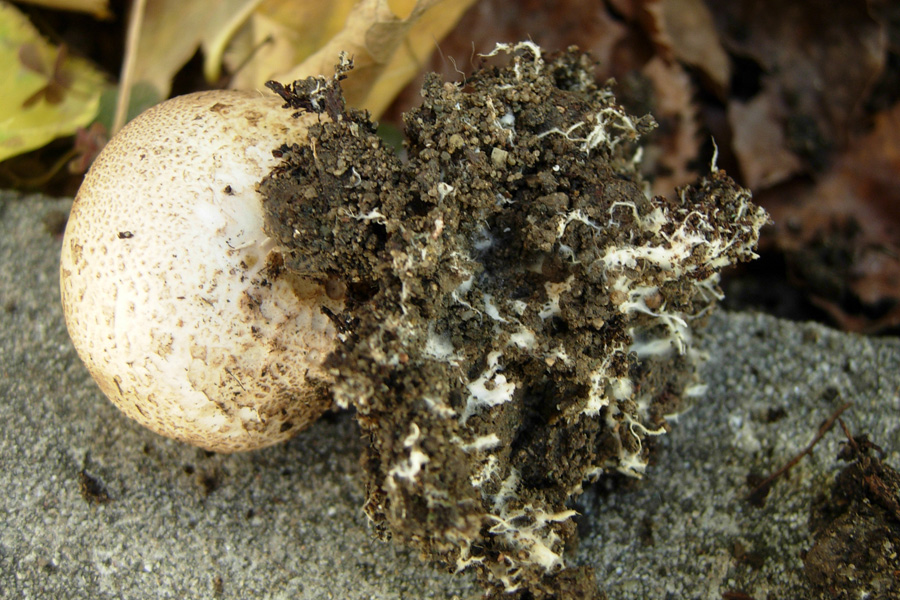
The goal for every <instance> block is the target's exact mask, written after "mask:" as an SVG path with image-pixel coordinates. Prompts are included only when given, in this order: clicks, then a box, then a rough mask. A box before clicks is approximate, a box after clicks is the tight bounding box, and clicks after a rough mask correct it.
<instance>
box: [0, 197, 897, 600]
mask: <svg viewBox="0 0 900 600" xmlns="http://www.w3.org/2000/svg"><path fill="white" fill-rule="evenodd" d="M70 205H71V201H67V200H49V199H44V198H40V197H20V196H17V195H15V194H11V193H0V422H2V433H0V490H2V492H0V597H2V598H48V599H49V598H54V599H56V598H91V599H98V600H99V599H105V598H223V599H226V598H227V599H230V598H299V599H327V598H336V599H341V600H355V599H369V598H372V599H395V598H409V599H419V598H442V599H443V598H447V599H453V598H458V599H460V600H462V599H475V598H478V597H479V596H480V592H479V590H478V589H477V588H476V587H475V585H474V583H473V580H472V578H471V577H470V576H467V575H462V576H454V575H450V574H448V573H446V572H443V571H441V570H439V569H437V568H434V567H431V566H429V565H427V564H423V563H421V562H420V561H419V560H418V558H417V556H416V555H415V554H414V553H412V552H410V551H408V550H405V549H403V548H398V547H395V546H393V545H392V544H385V543H381V542H378V541H376V540H374V539H373V538H372V535H371V532H370V530H369V528H368V525H367V522H366V519H365V517H364V516H363V514H362V512H361V509H360V506H361V504H362V501H363V490H362V489H361V487H360V485H359V483H358V477H357V476H358V472H359V467H358V466H357V456H358V454H359V450H360V447H361V445H360V441H359V436H358V432H357V430H356V427H355V424H354V422H353V420H352V418H351V417H350V415H348V414H342V415H332V416H329V417H328V418H327V419H325V420H324V421H323V422H321V423H319V424H317V426H315V427H313V428H312V429H311V430H308V431H306V432H304V433H301V434H300V435H299V436H298V437H297V438H295V439H294V440H292V441H291V442H289V443H287V444H284V445H281V446H278V447H274V448H269V449H266V450H262V451H257V452H253V453H249V454H239V455H231V456H220V455H211V454H208V453H206V452H203V451H201V450H197V449H195V448H191V447H188V446H184V445H181V444H178V443H176V442H172V441H169V440H166V439H163V438H160V437H158V436H156V435H154V434H152V433H150V432H149V431H145V430H143V429H141V428H140V427H139V426H137V425H136V424H134V423H132V422H130V421H129V420H127V419H126V418H125V417H123V416H122V415H121V414H120V413H118V411H117V410H116V409H115V408H114V407H113V406H112V405H111V404H110V403H109V402H108V401H106V400H105V399H104V398H103V396H102V395H101V393H100V392H99V390H98V389H97V388H96V386H95V385H94V384H93V382H92V381H91V379H90V377H89V375H88V374H87V371H86V370H85V368H84V367H83V365H82V364H81V362H80V361H79V360H78V357H77V356H76V354H75V351H74V350H73V349H72V347H71V345H70V344H69V341H68V336H67V334H66V330H65V325H64V323H63V318H62V312H61V308H60V306H59V300H58V296H59V291H58V282H57V261H58V255H59V248H60V242H61V236H60V234H59V231H60V224H61V223H62V222H63V220H64V218H65V214H66V212H67V211H68V209H69V207H70ZM700 347H701V348H703V349H704V350H705V351H706V352H708V353H709V356H710V358H709V361H708V362H707V363H706V366H705V367H704V374H705V378H706V381H707V383H708V384H709V390H708V393H707V395H706V397H705V398H703V399H701V400H700V401H698V402H697V403H696V405H695V406H694V407H693V408H691V409H690V410H688V411H686V412H685V413H683V414H682V415H681V416H680V417H679V418H678V419H677V421H676V422H675V423H673V429H672V432H671V434H669V435H667V436H663V438H661V440H660V443H659V452H658V453H657V455H656V458H655V460H654V461H653V464H652V466H651V468H650V469H649V471H648V475H647V476H646V477H645V478H644V480H643V481H641V482H635V483H632V484H628V485H624V486H623V485H615V486H614V485H612V482H611V481H610V480H609V479H606V480H601V481H600V482H599V483H597V484H596V485H593V486H586V493H585V495H584V496H583V497H582V498H581V500H580V501H579V502H578V504H577V505H576V506H575V507H574V508H576V509H577V510H578V511H579V512H581V513H582V516H580V517H579V527H580V529H581V530H582V533H583V537H582V542H581V544H580V545H579V547H578V549H577V550H576V551H575V552H573V555H572V556H571V557H570V561H571V562H573V563H581V564H591V565H593V566H594V567H595V568H596V571H597V575H598V578H597V579H598V584H599V585H600V586H601V588H602V589H604V590H605V591H606V592H607V593H608V595H609V597H610V599H611V600H618V599H638V598H640V599H644V598H646V599H676V598H677V599H679V600H680V599H694V598H696V599H704V600H705V599H709V600H713V599H716V600H718V599H721V598H722V594H723V592H727V591H740V592H744V593H747V594H750V595H751V596H752V597H753V598H756V599H757V600H762V599H764V598H767V597H773V598H798V599H803V598H808V597H809V593H808V591H807V588H806V586H805V582H804V577H803V572H802V561H801V559H800V553H801V551H802V550H803V549H804V548H808V547H809V539H808V536H809V532H808V527H807V516H808V511H809V503H810V501H811V500H812V498H813V497H814V496H815V495H816V494H817V493H819V492H820V491H824V490H826V489H827V487H828V485H829V483H830V480H831V477H833V475H834V473H835V472H836V471H837V470H838V469H840V468H841V466H842V463H839V462H838V461H836V460H835V455H836V453H837V450H838V444H839V442H840V441H841V439H842V434H841V433H840V430H839V429H835V430H833V431H831V432H830V433H828V434H827V435H826V436H825V438H824V439H823V440H822V441H821V442H820V443H819V445H817V446H816V448H815V450H814V452H813V454H812V456H810V457H807V458H806V459H804V460H803V461H802V462H801V463H800V464H799V465H798V466H797V467H796V468H794V470H793V471H791V473H790V475H789V476H788V477H787V478H786V479H784V480H782V481H781V482H780V483H778V484H777V485H776V486H775V488H774V490H773V492H772V493H771V494H770V496H769V499H768V502H767V503H766V505H765V507H764V508H753V507H752V506H750V505H749V504H747V503H746V502H745V501H744V500H743V496H744V495H745V494H746V493H747V492H748V487H747V483H746V477H747V475H748V474H750V473H751V472H753V471H756V472H759V473H764V474H768V473H769V472H771V471H773V470H775V469H777V468H778V467H780V466H781V465H782V464H783V463H784V462H786V461H787V460H788V459H789V458H790V457H792V456H793V455H794V454H795V453H796V452H798V451H799V450H800V449H802V448H803V447H804V446H806V444H808V443H809V441H810V440H811V439H812V438H813V436H814V435H815V433H816V431H817V429H818V427H819V424H820V423H821V422H822V421H823V420H824V419H825V418H826V417H828V415H830V414H831V413H832V412H833V411H834V410H835V408H836V407H838V406H839V405H841V404H842V403H843V402H846V401H851V402H853V403H854V406H853V408H851V409H850V410H849V411H848V412H847V413H845V421H846V422H847V424H848V425H849V426H850V428H851V430H852V431H853V432H854V433H859V432H867V433H869V434H870V435H871V436H872V439H873V440H874V441H875V442H876V443H878V444H881V445H882V446H883V447H884V448H885V450H886V451H887V455H886V457H885V461H886V462H887V463H888V464H890V465H892V466H894V467H895V468H897V467H898V466H900V368H898V366H900V340H897V339H887V340H878V339H868V338H863V337H858V336H851V335H844V334H841V333H837V332H834V331H831V330H829V329H826V328H824V327H821V326H817V325H810V324H795V323H790V322H786V321H779V320H776V319H773V318H770V317H766V316H762V315H754V314H725V313H722V312H720V313H718V314H717V315H716V316H715V317H714V319H713V320H712V322H711V324H710V327H709V329H708V330H707V332H706V333H705V334H704V336H703V338H702V340H701V341H700ZM741 547H742V548H743V549H744V550H745V551H747V552H751V553H753V554H754V555H756V556H759V557H762V564H761V566H760V565H759V564H758V563H754V565H753V566H750V565H749V564H747V563H746V562H741V561H739V560H737V559H736V558H735V554H736V553H738V554H739V552H738V551H737V550H736V549H738V548H741ZM751 562H752V561H751Z"/></svg>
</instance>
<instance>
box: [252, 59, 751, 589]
mask: <svg viewBox="0 0 900 600" xmlns="http://www.w3.org/2000/svg"><path fill="white" fill-rule="evenodd" d="M494 61H498V63H499V64H498V65H496V66H495V65H492V64H491V63H492V62H494ZM339 76H340V72H339V73H338V75H337V76H336V77H335V78H334V79H333V80H330V81H324V80H321V79H320V80H313V79H311V80H307V81H305V82H302V81H301V82H296V83H295V84H293V85H292V86H290V87H288V88H282V87H280V86H277V85H276V86H275V87H277V88H279V89H280V91H281V93H282V96H283V97H284V98H285V100H286V101H287V102H286V104H287V105H288V106H289V107H291V108H293V109H297V108H307V109H311V110H317V109H318V110H321V111H322V112H327V113H328V116H329V117H330V119H328V120H327V122H326V120H324V119H323V121H322V122H321V123H320V124H319V125H314V126H312V127H311V128H310V130H309V144H308V145H305V146H299V145H293V146H287V145H286V146H284V147H283V148H282V149H281V150H280V151H279V153H280V154H281V156H282V160H283V162H282V164H281V165H280V166H279V167H277V168H276V169H275V170H274V171H273V172H272V173H271V174H270V175H269V176H268V177H267V178H266V179H265V180H264V181H263V183H262V184H261V186H260V191H261V192H262V194H263V196H264V197H265V199H266V200H265V212H266V229H267V232H268V233H269V235H271V236H272V237H274V238H276V239H277V240H278V241H279V242H280V244H282V245H283V246H284V247H286V248H288V249H289V252H288V253H287V254H286V255H285V267H286V268H288V269H290V270H292V271H294V272H295V273H297V274H298V275H301V276H303V277H307V278H311V279H315V280H319V281H322V282H324V283H326V284H327V283H328V282H331V285H332V288H334V289H339V290H340V291H341V294H344V295H345V307H346V308H345V310H344V311H343V312H340V313H334V314H333V315H332V318H333V321H334V323H335V325H336V327H337V329H338V330H339V331H340V332H342V333H341V335H340V337H341V338H342V342H341V343H340V344H339V346H338V349H337V350H336V351H335V352H334V353H333V354H332V355H331V357H330V359H329V360H328V363H327V364H328V367H329V369H330V370H331V372H332V373H333V374H334V376H335V381H336V383H335V386H334V395H335V399H336V401H337V402H338V403H339V404H342V405H344V406H353V407H354V408H355V410H356V413H357V415H358V420H359V423H360V425H361V427H362V429H363V431H364V433H365V435H366V436H367V439H368V449H367V451H366V455H365V456H364V459H363V466H364V471H365V476H366V490H367V495H368V497H367V501H366V505H365V510H366V513H367V514H368V516H369V517H370V518H371V520H372V521H373V522H374V524H375V527H376V529H377V530H378V531H379V532H380V533H381V534H382V535H383V536H384V537H386V538H388V537H393V538H396V539H399V540H402V541H403V542H405V543H408V544H412V545H413V546H415V547H416V548H418V549H420V550H421V551H422V552H423V554H424V555H425V556H427V557H428V558H430V559H433V560H436V561H438V562H440V563H443V564H444V565H446V566H448V567H449V568H451V569H454V570H457V571H461V570H464V569H468V568H472V569H475V570H476V572H477V575H478V578H479V580H480V581H481V582H482V583H483V584H484V585H485V586H486V588H487V589H489V590H490V591H491V593H492V594H496V595H497V597H501V596H502V597H504V598H517V597H519V598H526V597H527V598H532V597H533V598H569V597H573V598H574V597H578V598H590V597H594V596H595V595H596V594H597V593H598V591H597V588H596V585H595V584H594V582H593V575H592V573H591V571H590V569H588V568H580V567H571V566H568V565H567V564H566V560H565V557H564V553H565V550H566V548H567V546H568V545H569V544H570V542H572V541H573V539H574V537H575V535H576V524H575V521H574V519H573V517H574V516H575V511H573V510H572V502H573V500H574V498H575V497H576V496H577V495H578V494H580V492H581V489H582V484H583V483H584V482H585V481H590V480H593V479H595V478H597V477H599V476H601V475H602V474H604V473H607V472H619V473H624V474H626V475H630V476H634V477H640V476H641V475H642V474H643V473H644V471H645V469H646V467H647V464H648V449H649V446H650V443H649V442H650V441H651V439H652V438H653V436H656V435H659V434H662V433H664V432H665V430H666V428H667V424H666V415H671V414H673V413H675V412H676V411H678V410H680V407H681V401H682V399H683V398H685V397H688V396H692V395H699V394H700V393H701V392H702V386H700V385H699V384H698V382H697V379H696V363H697V361H698V357H697V356H696V354H695V353H694V352H693V351H692V350H691V335H692V334H691V329H692V326H695V325H697V324H698V323H700V322H702V320H703V317H704V315H706V314H707V312H708V311H709V310H710V308H711V306H712V305H713V304H714V303H715V301H716V300H717V299H718V298H719V297H720V292H719V290H718V287H717V285H716V282H717V272H718V270H719V269H721V268H722V267H724V266H726V265H728V264H731V263H734V262H738V261H742V260H747V259H750V258H752V257H753V253H752V247H753V245H754V244H755V243H756V240H757V237H758V232H759V228H760V227H761V226H762V225H763V224H764V223H765V221H766V215H765V213H764V212H763V211H762V210H761V209H759V208H758V207H756V206H754V205H753V204H752V203H751V202H750V199H749V193H748V192H747V191H746V190H743V189H741V188H740V187H738V186H737V185H735V184H734V182H732V181H731V180H730V179H729V178H728V177H727V176H726V175H725V174H724V173H723V172H722V171H719V170H716V169H715V168H714V170H713V171H712V173H711V174H710V175H709V176H708V177H706V178H705V179H703V180H702V181H700V182H699V183H697V184H696V185H693V186H690V187H687V188H684V189H680V190H678V191H677V196H676V198H675V199H673V200H669V199H666V198H662V197H654V198H650V197H648V196H647V195H646V194H645V188H646V186H645V185H644V182H643V181H642V180H641V176H640V173H639V171H638V168H639V164H640V147H639V146H638V144H637V142H638V139H639V137H640V136H641V135H642V134H644V133H646V132H648V131H650V130H651V129H652V128H653V126H654V123H653V121H652V119H651V118H649V117H643V118H636V117H633V116H630V115H628V114H627V113H626V112H625V111H624V110H623V109H622V108H621V106H619V105H618V104H617V103H616V102H615V99H614V97H613V95H612V93H611V92H610V91H609V90H608V89H606V88H603V87H598V86H597V85H596V84H595V83H594V78H593V76H592V74H591V64H590V60H589V58H588V56H586V55H584V54H582V53H580V52H578V51H569V52H566V53H563V54H560V55H558V56H555V57H551V58H548V59H546V60H545V59H544V57H543V56H542V53H541V50H540V48H538V47H536V46H535V45H533V44H531V43H522V44H519V45H516V46H498V49H497V51H495V52H494V53H492V55H491V56H490V57H485V65H484V67H483V68H482V69H481V70H479V71H478V72H476V73H475V74H474V75H472V76H471V77H469V78H468V79H467V80H466V81H465V82H464V83H462V84H455V83H447V82H444V81H442V80H441V79H440V78H439V77H438V76H436V75H432V76H430V77H429V78H428V79H427V80H426V83H425V87H424V90H423V96H424V100H423V103H422V106H421V107H419V108H417V109H415V110H413V111H411V112H410V113H408V114H407V115H406V117H405V122H406V134H407V138H408V142H407V147H406V152H407V155H408V156H407V158H406V159H405V160H403V159H401V157H399V156H397V155H396V154H395V153H394V152H393V151H391V150H390V149H388V148H386V147H385V145H384V144H383V143H382V141H381V140H380V139H379V138H378V137H377V136H376V134H375V126H374V125H373V124H372V123H371V122H370V121H369V120H368V117H367V115H365V114H362V113H359V112H356V111H353V110H346V109H344V108H343V102H342V100H341V97H340V90H339V87H338V85H337V81H338V80H339ZM319 107H321V108H319ZM505 594H511V595H505Z"/></svg>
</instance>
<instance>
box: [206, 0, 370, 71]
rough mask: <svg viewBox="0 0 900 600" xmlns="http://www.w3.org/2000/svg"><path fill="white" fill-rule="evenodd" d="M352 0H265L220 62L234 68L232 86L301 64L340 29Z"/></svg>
mask: <svg viewBox="0 0 900 600" xmlns="http://www.w3.org/2000/svg"><path fill="white" fill-rule="evenodd" d="M356 2H357V0H333V1H324V2H323V1H321V0H318V1H315V0H313V1H310V0H265V1H264V2H263V3H262V4H261V5H260V6H259V8H258V9H257V10H256V11H254V13H253V14H252V15H251V17H250V19H249V20H248V22H247V23H246V24H245V25H244V27H243V28H242V29H241V30H240V31H239V32H238V33H237V35H236V36H235V38H234V39H233V40H232V42H231V44H230V45H229V47H228V49H227V51H226V52H225V53H224V56H223V57H222V56H215V55H212V54H211V55H210V56H209V61H208V63H207V66H208V67H209V66H212V65H211V64H210V63H212V64H218V63H220V62H224V63H225V65H226V66H228V68H229V70H231V71H232V72H234V73H235V74H234V77H233V79H232V81H231V87H234V88H238V89H252V88H259V87H262V86H263V85H265V83H266V81H268V80H270V79H272V77H273V76H275V75H276V74H278V73H283V72H285V71H288V70H290V69H292V68H293V67H295V66H296V65H298V64H300V63H301V62H303V60H305V59H306V58H307V57H309V56H310V55H311V54H313V53H314V52H315V51H316V50H318V49H319V48H321V47H322V46H324V45H325V44H326V43H327V42H328V40H330V39H331V38H332V37H334V36H335V35H336V34H337V33H338V32H339V31H341V29H342V28H343V27H344V22H345V21H346V20H347V15H349V14H350V11H351V10H352V9H353V6H354V4H356Z"/></svg>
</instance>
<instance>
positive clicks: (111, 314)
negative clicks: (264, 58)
mask: <svg viewBox="0 0 900 600" xmlns="http://www.w3.org/2000/svg"><path fill="white" fill-rule="evenodd" d="M278 105H279V101H278V99H277V98H275V97H274V96H266V95H263V94H260V93H255V92H238V91H223V90H220V91H212V92H201V93H197V94H190V95H187V96H181V97H178V98H175V99H172V100H170V101H168V102H165V103H163V104H161V105H159V106H157V107H154V108H152V109H150V110H149V111H147V112H146V113H144V114H143V115H141V116H139V117H138V118H136V119H135V120H134V121H132V122H131V123H130V124H129V125H128V126H127V127H126V128H125V129H123V130H122V132H121V133H120V134H119V135H117V136H116V137H115V138H113V140H112V141H111V142H110V143H109V145H108V146H107V147H106V148H105V149H104V150H103V152H102V153H101V154H100V156H99V157H98V158H97V160H96V162H95V163H94V165H93V167H92V168H91V170H90V172H89V173H88V175H87V177H86V179H85V181H84V184H83V185H82V187H81V189H80V190H79V193H78V196H77V197H76V200H75V204H74V207H73V209H72V214H71V216H70V219H69V223H68V226H67V228H66V234H65V239H64V243H63V249H62V259H61V288H62V300H63V305H64V309H65V315H66V324H67V326H68V329H69V333H70V335H71V337H72V340H73V342H74V344H75V347H76V349H77V350H78V353H79V355H80V357H81V358H82V360H83V361H84V362H85V363H86V364H87V366H88V369H89V370H90V372H91V374H92V375H93V377H94V379H96V381H97V383H98V384H99V385H100V387H101V389H102V390H103V392H104V393H105V394H106V395H107V396H108V397H109V398H110V399H111V400H112V401H113V402H114V403H115V404H116V405H117V406H118V407H119V408H121V409H122V410H123V411H124V412H125V413H126V414H127V415H128V416H130V417H132V418H134V419H136V420H137V421H139V422H140V423H142V424H144V425H146V426H147V427H149V428H150V429H152V430H154V431H156V432H158V433H161V434H163V435H167V436H170V437H174V438H176V439H179V440H182V441H186V442H189V443H192V444H196V445H198V446H202V447H204V448H206V449H209V450H215V451H221V452H230V451H236V450H247V449H252V448H256V447H261V446H267V445H269V444H272V443H275V442H278V441H280V440H284V439H286V438H288V437H290V436H291V435H292V434H293V433H295V432H296V431H298V430H300V429H302V428H303V427H305V426H306V425H308V424H309V423H311V422H312V421H314V420H315V419H316V418H317V417H318V416H319V415H320V414H321V413H322V412H323V411H324V410H325V409H327V407H328V406H329V405H330V397H329V394H328V392H327V375H326V374H325V373H324V372H323V370H322V369H321V366H320V365H321V361H322V359H323V358H324V357H325V356H326V355H327V354H328V353H329V352H330V350H331V348H332V346H333V344H334V337H335V331H334V328H333V326H332V325H331V323H330V322H329V320H328V318H327V317H326V316H325V315H324V314H323V312H322V311H321V306H322V305H331V306H332V308H334V307H336V305H337V303H338V302H339V301H338V302H336V301H334V300H330V299H329V298H328V297H327V296H326V294H325V292H324V289H323V288H322V287H321V286H318V285H316V284H312V283H309V282H306V281H304V280H302V279H300V278H298V277H296V276H293V275H290V274H288V273H286V272H285V271H284V270H283V269H282V266H281V264H282V262H281V254H280V253H279V250H278V247H277V245H276V244H275V243H274V242H273V241H272V240H271V239H270V238H269V237H268V236H267V235H266V234H265V233H264V232H263V227H262V225H263V215H262V210H261V200H260V196H259V193H258V192H257V190H256V186H257V183H258V181H259V180H260V179H261V178H262V177H263V176H264V175H265V173H266V172H267V171H268V170H269V169H271V168H272V166H273V165H275V164H276V162H277V159H276V158H275V157H274V156H273V149H275V148H276V147H277V146H280V145H281V144H283V143H284V142H285V141H286V140H291V141H294V142H297V143H303V142H304V141H305V136H306V125H305V122H304V120H303V119H297V118H294V117H292V116H291V114H290V113H288V112H286V111H283V110H278V108H277V107H278ZM276 140H277V141H276ZM332 295H333V294H332Z"/></svg>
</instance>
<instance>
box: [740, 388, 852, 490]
mask: <svg viewBox="0 0 900 600" xmlns="http://www.w3.org/2000/svg"><path fill="white" fill-rule="evenodd" d="M852 404H853V403H852V402H845V403H844V404H843V405H841V406H840V407H839V408H838V409H837V410H836V411H834V413H832V415H831V416H830V417H828V419H826V420H825V422H824V423H822V426H821V427H819V432H818V433H817V434H816V436H815V437H814V438H813V440H812V441H811V442H810V443H809V445H807V446H806V448H804V449H803V450H801V451H800V452H799V453H798V454H797V455H796V456H794V458H792V459H791V460H789V461H788V462H787V463H786V464H785V465H784V466H783V467H781V468H780V469H778V470H777V471H775V472H774V473H772V474H771V475H769V476H768V477H767V478H766V479H765V480H764V481H763V482H762V483H760V484H759V485H757V486H756V488H754V489H753V491H752V492H750V493H749V494H748V495H747V498H746V500H747V501H748V502H750V503H751V504H753V505H754V506H762V505H763V504H764V503H765V500H766V496H768V495H769V490H770V489H771V488H772V484H773V483H775V480H777V479H778V478H779V477H781V476H782V475H784V474H785V473H787V472H788V471H790V470H791V469H792V468H793V467H794V465H796V464H797V463H798V462H800V460H801V459H802V458H803V457H804V456H806V455H807V454H809V453H810V452H812V449H813V447H814V446H815V445H816V444H817V443H819V440H821V439H822V437H823V436H824V435H825V434H826V433H828V431H829V430H830V429H831V428H832V427H834V422H835V421H837V420H838V417H840V416H841V415H842V414H843V413H844V411H845V410H847V409H848V408H850V406H851V405H852Z"/></svg>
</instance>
